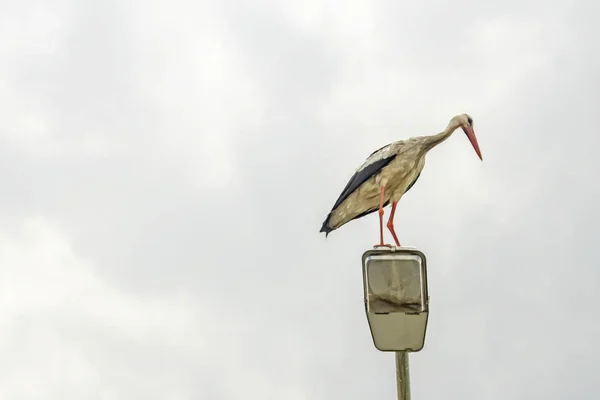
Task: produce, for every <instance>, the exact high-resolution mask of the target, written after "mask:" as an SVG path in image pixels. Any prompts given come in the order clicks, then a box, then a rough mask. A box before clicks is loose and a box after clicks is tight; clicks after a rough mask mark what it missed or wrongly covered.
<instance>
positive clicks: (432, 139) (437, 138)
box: [424, 126, 456, 152]
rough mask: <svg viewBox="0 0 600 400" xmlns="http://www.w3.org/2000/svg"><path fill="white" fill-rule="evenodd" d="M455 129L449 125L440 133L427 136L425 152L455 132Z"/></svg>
mask: <svg viewBox="0 0 600 400" xmlns="http://www.w3.org/2000/svg"><path fill="white" fill-rule="evenodd" d="M455 130H456V128H455V127H453V126H448V127H447V128H446V129H444V130H443V131H441V132H440V133H438V134H435V135H431V136H427V140H426V141H425V149H424V150H425V152H428V151H429V150H431V149H433V148H434V147H435V146H437V145H438V144H440V143H442V142H443V141H444V140H446V139H448V138H449V137H450V135H452V134H453V133H454V131H455Z"/></svg>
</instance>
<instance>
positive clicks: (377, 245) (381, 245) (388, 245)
mask: <svg viewBox="0 0 600 400" xmlns="http://www.w3.org/2000/svg"><path fill="white" fill-rule="evenodd" d="M373 247H374V248H378V247H389V248H390V249H391V248H393V247H395V246H392V245H391V244H375V245H373Z"/></svg>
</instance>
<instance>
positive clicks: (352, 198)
mask: <svg viewBox="0 0 600 400" xmlns="http://www.w3.org/2000/svg"><path fill="white" fill-rule="evenodd" d="M459 127H460V128H462V130H463V131H464V132H465V134H466V135H467V137H468V138H469V141H470V142H471V144H472V145H473V148H474V149H475V152H476V153H477V155H478V156H479V158H480V159H482V160H483V158H482V157H481V151H480V150H479V145H478V143H477V138H476V137H475V132H474V131H473V119H472V118H471V117H470V116H469V115H468V114H461V115H457V116H455V117H453V118H452V119H451V120H450V123H449V124H448V126H447V127H446V129H444V130H443V131H442V132H440V133H438V134H436V135H431V136H418V137H412V138H410V139H406V140H399V141H397V142H393V143H390V144H388V145H386V146H384V147H382V148H380V149H379V150H376V151H375V152H373V153H371V155H369V157H367V159H366V160H365V162H364V163H363V164H362V165H361V166H360V167H358V168H357V169H356V171H355V173H354V175H353V176H352V177H351V178H350V180H349V181H348V183H347V184H346V187H345V188H344V190H342V193H341V194H340V196H339V197H338V199H337V201H336V202H335V204H334V206H333V208H332V209H331V212H330V213H329V214H328V215H327V218H326V219H325V221H324V222H323V226H322V227H321V230H320V232H325V236H327V235H329V233H330V232H331V231H334V230H336V229H338V228H340V227H341V226H342V225H345V224H347V223H348V222H350V221H352V220H355V219H358V218H361V217H363V216H365V215H368V214H371V213H372V212H375V211H377V210H379V239H380V240H379V244H378V245H375V246H390V245H388V244H384V241H383V214H384V211H383V207H385V206H387V205H388V204H389V203H391V204H392V207H391V213H390V217H389V220H388V223H387V227H388V229H389V230H390V233H391V234H392V237H393V238H394V241H395V243H396V246H400V242H399V240H398V237H397V235H396V232H395V231H394V213H395V211H396V205H397V204H398V201H400V199H401V198H402V196H403V195H404V194H405V193H406V192H407V191H408V190H409V189H410V188H411V187H412V186H413V185H414V184H415V182H416V181H417V179H418V178H419V176H420V174H421V171H422V170H423V167H424V166H425V156H426V155H427V152H428V151H429V150H431V149H432V148H434V147H435V146H437V145H438V144H440V143H442V142H443V141H444V140H446V139H447V138H448V137H450V135H452V133H453V132H454V131H455V130H456V129H458V128H459Z"/></svg>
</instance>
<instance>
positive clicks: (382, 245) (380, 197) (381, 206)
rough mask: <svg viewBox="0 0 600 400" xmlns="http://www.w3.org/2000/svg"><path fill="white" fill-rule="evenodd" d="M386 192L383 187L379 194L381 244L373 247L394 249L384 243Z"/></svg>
mask: <svg viewBox="0 0 600 400" xmlns="http://www.w3.org/2000/svg"><path fill="white" fill-rule="evenodd" d="M384 191H385V187H384V186H382V187H381V193H380V194H379V244H376V245H375V246H373V247H392V246H390V245H389V244H384V243H383V193H384Z"/></svg>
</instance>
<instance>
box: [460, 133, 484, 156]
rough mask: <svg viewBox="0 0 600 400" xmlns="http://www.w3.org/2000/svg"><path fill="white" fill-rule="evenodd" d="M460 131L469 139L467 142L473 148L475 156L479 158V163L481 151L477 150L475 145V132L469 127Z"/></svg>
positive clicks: (476, 144) (477, 145)
mask: <svg viewBox="0 0 600 400" xmlns="http://www.w3.org/2000/svg"><path fill="white" fill-rule="evenodd" d="M462 130H463V131H464V132H465V134H466V135H467V137H468V138H469V141H470V142H471V144H472V145H473V148H474V149H475V153H477V155H478V156H479V159H480V160H481V161H483V157H481V150H479V144H478V143H477V138H476V137H475V131H473V128H472V127H470V126H469V127H467V128H464V127H463V128H462Z"/></svg>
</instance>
